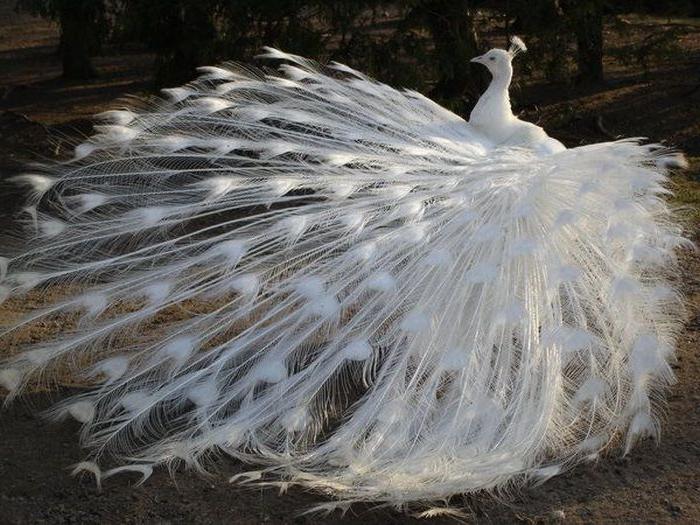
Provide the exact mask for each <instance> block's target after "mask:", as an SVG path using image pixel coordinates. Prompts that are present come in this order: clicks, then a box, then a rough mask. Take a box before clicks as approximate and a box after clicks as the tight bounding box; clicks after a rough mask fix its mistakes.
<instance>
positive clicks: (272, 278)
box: [0, 41, 685, 504]
mask: <svg viewBox="0 0 700 525" xmlns="http://www.w3.org/2000/svg"><path fill="white" fill-rule="evenodd" d="M524 50H525V46H524V44H522V42H521V41H518V42H515V43H514V47H513V48H511V50H510V51H503V50H492V51H490V52H489V53H487V54H486V55H484V56H482V57H478V58H477V59H475V60H476V61H478V62H481V63H483V64H484V65H486V66H487V67H488V68H489V70H490V71H491V72H492V74H493V76H494V80H493V82H492V84H491V86H490V87H489V89H488V91H487V92H486V93H485V94H484V96H483V97H482V99H481V100H480V101H479V103H478V104H477V106H476V108H475V109H474V111H473V112H472V115H471V119H470V122H469V123H467V122H465V121H464V120H463V119H461V118H460V117H458V116H457V115H454V114H453V113H451V112H449V111H447V110H446V109H444V108H442V107H440V106H438V105H437V104H435V103H434V102H432V101H430V100H428V99H426V98H425V97H423V96H422V95H420V94H419V93H416V92H413V91H398V90H395V89H392V88H390V87H388V86H386V85H383V84H380V83H378V82H376V81H373V80H371V79H369V78H368V77H366V76H364V75H363V74H361V73H358V72H356V71H354V70H352V69H350V68H349V67H347V66H344V65H340V64H332V65H330V66H328V67H322V66H319V65H317V64H315V63H313V62H311V61H309V60H307V59H304V58H301V57H298V56H294V55H289V54H286V53H283V52H281V51H278V50H274V49H267V50H266V53H265V55H263V57H264V58H268V59H275V60H282V61H284V62H285V63H284V64H283V65H282V66H281V71H282V76H278V75H276V74H272V73H267V72H262V71H258V70H253V69H251V68H242V67H238V66H236V65H233V64H226V65H223V66H221V67H212V68H203V69H202V73H203V76H202V77H200V79H199V80H197V81H195V82H193V83H191V84H190V85H188V86H185V87H181V88H175V89H170V90H166V91H167V95H168V97H169V100H160V101H157V102H154V103H153V104H152V105H151V107H150V108H148V109H146V110H135V109H117V110H113V111H108V112H106V113H103V114H101V115H100V116H99V118H100V120H101V125H100V126H98V127H97V132H98V133H97V134H96V135H95V136H93V137H92V138H91V139H90V140H89V141H88V142H86V143H85V144H82V145H80V146H78V147H77V148H76V157H75V159H74V160H72V161H70V162H67V163H64V164H61V165H57V166H50V167H47V168H46V169H45V170H44V171H40V170H37V171H36V172H33V173H31V174H27V175H23V176H20V177H18V181H19V182H22V183H25V184H28V185H30V186H31V188H32V191H33V193H32V196H31V200H30V202H29V206H30V207H31V210H30V211H32V213H33V216H34V217H35V219H36V222H37V225H38V232H39V233H38V236H37V237H36V238H34V239H33V240H28V241H27V243H26V245H25V247H24V248H23V249H22V250H21V251H19V252H18V253H15V254H7V255H8V257H7V258H6V259H3V261H2V264H0V270H2V272H1V273H2V274H3V281H2V285H1V286H2V290H1V291H2V295H3V296H8V297H10V299H9V300H10V307H13V308H18V309H21V308H22V307H23V304H24V303H23V297H25V296H26V294H27V293H39V294H41V293H42V292H43V291H45V290H48V289H51V290H52V294H51V298H52V299H51V301H49V302H48V303H47V304H46V305H45V306H43V307H42V308H41V309H37V310H30V311H27V312H25V316H24V317H21V318H19V320H17V321H16V322H13V324H11V325H10V326H8V327H6V328H5V329H4V331H5V332H6V333H11V332H13V331H16V330H19V329H21V328H22V327H25V326H27V325H30V324H31V323H35V322H40V321H43V320H46V319H55V318H57V319H66V318H71V319H73V318H77V319H78V320H79V322H77V324H75V325H73V324H71V323H67V324H66V327H65V330H63V332H62V333H60V334H58V335H56V336H55V337H53V338H52V339H51V340H49V341H44V342H42V343H37V344H35V345H34V346H32V347H30V349H28V350H27V351H24V352H21V353H18V354H17V355H15V356H13V357H11V358H8V359H7V360H6V361H5V362H4V363H2V368H0V383H1V384H2V385H3V386H4V387H5V388H7V389H8V390H9V391H10V396H9V397H10V398H11V397H12V396H14V395H16V394H17V393H18V392H20V391H21V390H22V388H23V387H24V386H25V385H27V384H29V383H30V382H33V381H35V380H36V379H38V378H44V377H47V375H49V374H50V373H51V372H52V371H56V370H61V371H62V372H63V373H65V371H66V370H69V371H70V373H71V374H72V375H74V376H76V377H85V378H89V379H90V380H95V379H99V380H100V381H102V382H101V384H99V385H98V386H96V387H95V388H93V389H92V390H90V391H87V392H85V393H83V394H80V395H79V396H78V397H77V399H72V400H66V401H65V402H64V403H63V404H61V405H59V406H58V407H57V408H56V414H57V415H62V414H65V413H68V414H70V415H72V416H73V417H75V418H76V419H78V420H79V421H81V422H82V423H83V424H84V425H85V429H84V432H83V434H82V439H83V441H84V444H85V445H86V446H88V447H90V448H91V449H92V450H93V452H94V456H95V457H94V458H93V459H95V461H98V460H99V458H100V457H101V455H103V454H114V455H117V456H118V457H120V458H122V461H123V462H125V463H126V465H125V466H124V467H119V468H117V469H113V470H111V471H108V472H105V473H102V472H101V471H100V470H99V468H98V467H97V466H96V465H95V463H93V462H83V463H81V464H80V465H78V469H82V470H88V471H91V472H93V473H94V474H95V475H96V476H97V478H98V481H99V480H100V479H104V478H105V477H108V476H110V475H112V474H115V473H118V472H122V471H137V472H139V473H141V474H142V475H143V477H144V478H146V477H148V475H150V473H151V472H152V469H153V467H154V466H157V465H160V464H167V463H171V462H178V461H184V462H185V463H187V464H189V465H195V466H198V467H199V466H202V465H201V464H202V462H204V461H205V458H206V455H207V453H208V452H211V451H215V450H220V451H224V452H226V453H228V454H230V455H231V456H234V457H236V458H241V459H243V460H246V461H249V462H253V463H255V464H259V465H260V464H262V465H263V470H262V471H258V472H253V473H249V474H248V475H247V476H245V477H244V478H243V479H248V480H256V479H261V478H263V479H268V478H269V477H270V476H273V477H274V476H278V477H281V478H283V479H285V480H288V481H292V482H296V483H299V484H302V485H305V486H308V487H312V488H316V489H320V490H324V491H328V492H331V493H332V494H334V495H335V496H337V497H338V498H341V499H345V500H348V501H355V500H375V501H387V502H391V503H394V504H403V503H409V502H415V501H428V500H434V499H437V498H445V497H447V496H450V495H452V494H456V493H466V492H472V491H478V490H484V489H496V488H500V487H504V486H507V485H509V484H522V483H524V482H527V481H538V480H542V479H546V478H548V477H551V476H552V475H555V474H558V473H559V472H561V471H562V470H564V469H565V468H568V467H570V466H571V465H573V464H575V463H576V462H578V461H580V460H583V459H586V458H591V457H594V456H595V455H596V454H597V453H599V452H600V451H601V450H603V449H605V448H606V447H608V446H609V445H614V444H616V443H618V442H620V441H623V442H624V444H625V446H626V447H627V448H629V447H630V446H631V445H632V444H633V443H634V441H635V440H636V439H637V438H638V437H640V436H645V435H647V434H650V433H654V432H656V430H657V419H656V418H657V416H658V411H659V405H660V403H661V399H662V398H661V393H662V391H663V389H664V387H665V386H667V385H668V384H669V383H670V382H671V380H672V378H673V374H672V372H671V369H670V368H669V364H668V363H669V360H670V359H672V355H673V346H674V338H675V337H676V334H677V332H678V329H679V318H680V313H681V304H680V300H679V297H678V294H677V293H676V292H675V291H674V289H673V287H672V286H671V284H670V283H671V280H669V277H672V276H673V275H674V272H675V259H674V249H675V248H676V247H677V246H679V245H682V244H683V243H684V242H685V241H684V239H683V238H682V237H681V229H680V228H679V227H678V226H677V225H676V224H674V222H673V221H672V217H671V215H670V213H669V209H668V206H667V204H666V203H665V201H664V200H663V198H662V197H663V195H664V194H665V193H667V190H666V187H665V184H666V181H667V177H666V170H667V167H668V164H669V163H671V162H672V161H673V159H674V155H675V154H674V153H672V152H669V151H668V150H666V149H664V148H662V147H660V146H657V145H648V144H647V145H644V144H641V143H640V142H639V141H638V140H623V141H617V142H610V143H604V144H594V145H590V146H583V147H578V148H573V149H566V148H565V147H564V146H563V145H561V143H559V142H558V141H556V140H554V139H552V138H550V137H548V136H547V135H546V134H545V133H544V131H543V130H542V129H541V128H538V127H537V126H534V125H533V124H530V123H526V122H523V121H520V120H518V119H517V118H515V117H514V116H513V114H512V112H511V110H510V103H509V99H508V85H509V83H510V80H511V75H512V67H511V60H512V58H513V57H514V56H515V55H516V54H517V52H519V51H524Z"/></svg>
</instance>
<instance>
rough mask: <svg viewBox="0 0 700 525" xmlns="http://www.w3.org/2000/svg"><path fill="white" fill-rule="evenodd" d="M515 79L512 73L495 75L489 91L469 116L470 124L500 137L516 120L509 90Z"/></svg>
mask: <svg viewBox="0 0 700 525" xmlns="http://www.w3.org/2000/svg"><path fill="white" fill-rule="evenodd" d="M512 78H513V72H512V71H504V72H502V73H501V74H498V75H494V76H493V79H492V80H491V83H490V84H489V87H488V89H487V90H486V91H485V92H484V94H483V95H481V98H480V99H479V101H478V102H477V103H476V106H475V107H474V109H473V110H472V112H471V115H470V116H469V123H470V124H472V125H473V126H476V127H478V128H480V129H481V130H482V132H484V133H485V134H487V135H498V134H499V131H500V130H501V129H504V128H505V127H507V126H508V125H509V124H510V123H511V122H512V121H513V120H514V119H515V116H514V115H513V111H512V109H511V106H510V95H509V93H508V88H509V87H510V82H511V80H512Z"/></svg>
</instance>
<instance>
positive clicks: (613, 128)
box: [0, 0, 700, 152]
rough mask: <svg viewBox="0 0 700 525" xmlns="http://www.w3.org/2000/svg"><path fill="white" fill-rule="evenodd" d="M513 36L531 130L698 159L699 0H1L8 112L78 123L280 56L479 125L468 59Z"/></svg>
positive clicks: (518, 99)
mask: <svg viewBox="0 0 700 525" xmlns="http://www.w3.org/2000/svg"><path fill="white" fill-rule="evenodd" d="M513 34H517V35H519V36H521V37H522V38H523V39H524V40H525V41H526V43H527V44H528V47H529V52H528V53H527V54H526V55H524V56H522V57H520V58H519V59H518V64H517V66H516V85H515V86H514V90H513V97H514V102H515V105H516V109H517V110H518V111H519V112H521V113H524V116H525V118H529V119H530V120H534V121H537V122H539V123H541V124H544V125H545V126H548V128H549V129H550V130H552V131H554V130H560V131H561V134H562V135H563V136H562V137H561V138H562V139H563V140H564V141H565V142H567V143H568V144H570V145H572V144H576V143H577V142H580V141H584V140H591V139H604V138H612V137H615V136H617V135H621V134H624V135H630V134H632V135H640V134H642V135H649V136H652V138H653V139H655V140H661V139H666V140H669V141H671V142H673V143H674V144H675V145H677V146H679V147H681V148H685V149H689V150H692V151H693V152H695V151H698V150H700V146H699V144H698V142H697V141H698V140H699V139H698V138H697V136H698V135H700V133H698V131H699V130H698V128H695V129H688V127H689V126H690V127H692V126H693V124H694V123H697V122H698V121H700V118H698V117H699V116H700V115H698V113H697V109H695V108H697V107H698V106H699V105H700V104H699V102H700V2H698V1H696V0H618V1H614V2H613V1H607V0H506V1H480V0H404V1H395V0H335V1H333V0H0V110H6V111H7V110H9V111H12V112H14V113H18V114H21V115H25V116H26V117H27V118H29V119H30V120H34V119H35V118H36V119H37V120H39V121H41V122H43V123H44V124H48V125H50V124H56V123H60V122H65V121H68V120H76V119H80V118H84V117H85V116H86V115H89V114H91V113H93V112H96V111H100V110H102V109H103V107H102V106H103V105H105V104H107V103H109V101H110V100H112V99H114V98H115V97H117V96H120V95H122V94H126V93H130V94H144V93H147V92H149V91H153V90H155V89H157V88H162V87H168V86H172V85H177V84H181V83H183V82H186V81H188V80H189V79H191V78H192V77H193V76H194V74H195V68H196V67H197V66H199V65H204V64H213V63H216V62H219V61H223V60H236V61H245V62H250V61H251V60H252V59H253V57H254V56H255V55H256V54H257V53H258V52H259V50H260V48H261V47H262V46H264V45H273V46H277V47H280V48H282V49H284V50H286V51H289V52H293V53H297V54H302V55H305V56H308V57H312V58H315V59H317V60H321V61H326V60H337V61H340V62H344V63H347V64H349V65H351V66H352V67H355V68H357V69H360V70H363V71H365V72H368V73H370V74H371V75H373V76H375V77H376V78H378V79H379V80H381V81H384V82H387V83H390V84H392V85H396V86H402V87H409V88H414V89H418V90H419V91H421V92H423V93H425V94H427V95H428V96H430V97H432V98H434V99H436V100H438V101H439V102H440V103H442V104H444V105H446V106H448V107H449V108H450V109H453V110H454V111H456V112H458V113H460V114H462V115H464V116H467V115H468V112H469V110H470V109H471V107H472V106H473V104H474V103H475V102H476V100H477V99H478V97H479V94H480V93H481V91H482V90H483V89H484V87H485V85H486V84H487V82H488V77H487V74H486V73H485V70H483V69H482V68H481V66H479V65H475V64H470V63H469V59H470V58H471V57H473V56H476V55H478V54H480V53H482V52H484V51H485V50H487V49H489V48H490V47H494V46H501V47H503V46H504V45H505V44H506V42H507V38H508V37H509V36H510V35H513ZM650 90H651V91H653V93H649V91H650ZM596 96H597V97H598V98H599V100H596V101H594V100H590V98H591V97H594V98H595V97H596ZM608 110H609V112H610V113H611V114H610V115H608V114H607V113H608ZM625 117H628V118H627V119H625ZM621 120H622V122H620V121H621ZM647 120H649V121H651V120H656V121H659V120H663V121H664V122H663V123H661V122H655V123H653V126H650V125H651V124H652V123H651V122H646V121H647ZM581 121H584V123H585V124H587V125H588V127H589V128H591V129H587V130H586V129H584V130H581V129H579V128H581V126H580V125H579V124H581ZM695 125H697V124H695ZM592 132H593V135H595V136H592V135H591V133H592ZM596 132H597V134H596ZM693 136H695V138H693Z"/></svg>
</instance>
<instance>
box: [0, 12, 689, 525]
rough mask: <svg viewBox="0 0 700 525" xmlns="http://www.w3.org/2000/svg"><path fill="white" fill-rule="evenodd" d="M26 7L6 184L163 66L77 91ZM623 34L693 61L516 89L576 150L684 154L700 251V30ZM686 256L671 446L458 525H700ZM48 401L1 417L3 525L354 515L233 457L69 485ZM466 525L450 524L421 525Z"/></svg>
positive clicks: (366, 511) (10, 83)
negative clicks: (205, 468)
mask: <svg viewBox="0 0 700 525" xmlns="http://www.w3.org/2000/svg"><path fill="white" fill-rule="evenodd" d="M12 5H14V2H13V1H11V0H0V181H1V180H2V179H4V178H6V177H7V176H10V175H12V174H14V173H16V172H17V171H18V170H19V169H20V168H21V166H22V163H24V162H26V161H28V160H31V159H36V158H52V157H56V156H61V155H62V154H64V153H65V149H66V141H67V139H68V138H71V137H76V136H79V135H85V134H87V133H89V131H90V115H92V114H94V113H96V112H99V111H102V110H104V109H106V108H107V107H108V106H109V104H110V102H111V101H113V100H114V99H115V98H117V97H120V96H123V95H125V94H128V93H131V94H134V93H142V92H144V91H145V90H147V89H148V86H149V80H150V79H149V68H150V64H151V60H152V57H151V56H149V55H147V54H138V53H134V54H130V55H122V56H111V55H109V53H108V54H107V55H106V56H103V57H99V58H98V59H97V60H96V66H97V68H98V69H99V70H100V72H101V76H100V78H99V79H97V80H95V81H94V82H90V83H82V84H74V83H69V82H66V81H64V80H62V79H60V78H59V75H60V64H59V61H58V58H57V56H56V43H57V30H56V27H55V26H53V25H51V24H49V23H46V22H43V21H38V20H36V19H32V18H30V17H28V16H25V15H17V14H15V13H14V12H13V11H12V9H11V7H12ZM623 22H624V24H627V26H626V28H625V30H624V31H623V33H614V34H613V33H612V32H611V30H608V31H607V34H606V36H607V37H608V39H609V41H610V40H613V39H615V43H616V45H619V46H623V45H624V44H625V43H628V42H629V41H633V40H634V39H642V38H644V37H645V36H646V35H648V34H649V33H650V32H651V31H652V30H653V31H658V30H659V29H663V28H668V30H674V29H675V30H679V29H678V28H680V30H679V37H678V44H679V45H680V46H681V47H682V48H683V53H682V54H681V55H680V58H679V57H676V58H674V59H673V60H662V59H657V60H656V61H655V62H653V63H652V66H651V67H650V70H649V71H647V72H643V71H639V69H638V68H635V66H634V65H629V64H623V63H620V62H619V61H615V60H613V59H612V58H610V59H608V60H607V61H606V68H607V71H608V81H607V83H606V84H605V85H604V86H599V87H595V88H592V87H576V86H548V85H545V84H542V83H536V84H535V83H527V82H523V83H521V85H519V86H517V87H516V88H515V89H514V93H513V94H514V100H515V102H516V107H517V108H519V109H520V110H521V111H522V112H523V114H524V115H525V118H527V119H529V120H533V121H537V122H538V123H540V124H541V125H543V126H544V127H545V129H547V130H548V131H549V132H550V133H551V134H552V135H554V136H556V137H558V138H561V139H562V140H564V141H565V142H566V143H567V144H568V145H571V146H573V145H577V144H580V143H589V142H596V141H601V140H608V139H610V138H611V137H612V136H618V135H620V136H647V137H650V138H651V139H653V140H656V141H660V140H665V141H666V142H667V143H668V144H671V145H674V146H676V147H678V148H680V149H682V150H684V151H685V152H686V153H688V155H689V156H690V157H691V169H690V170H689V171H687V172H685V173H684V174H678V175H675V176H674V182H675V184H676V192H677V194H676V197H675V199H676V200H675V202H676V203H678V204H681V205H685V206H687V210H686V213H685V216H686V217H688V220H689V224H688V234H689V236H690V237H691V238H692V239H693V240H694V241H695V242H696V243H698V241H700V235H699V234H698V225H700V184H699V183H698V180H699V179H700V21H699V20H695V21H693V20H658V19H649V18H640V17H628V18H626V19H625V20H624V21H623ZM621 35H622V36H621ZM16 202H17V194H16V193H15V192H14V190H13V189H12V188H11V187H10V186H2V187H0V215H1V216H0V224H3V222H2V221H3V220H11V216H12V211H13V210H14V209H15V207H16ZM3 217H4V219H3ZM682 260H683V268H684V270H683V289H684V291H685V293H686V296H687V300H688V312H689V315H688V322H687V324H686V329H685V331H684V333H683V334H682V336H681V337H680V340H679V345H678V362H677V364H675V365H674V368H675V371H676V373H677V376H678V383H677V384H676V385H675V386H674V388H673V389H672V391H671V393H670V395H669V398H668V414H667V417H666V421H665V424H664V426H663V433H662V436H661V440H660V442H659V443H658V444H657V443H654V442H651V441H646V442H644V443H642V444H641V445H639V446H637V447H636V448H635V449H634V450H633V452H632V453H631V454H629V455H628V456H627V457H624V458H622V457H620V456H619V454H617V453H611V454H610V455H609V456H607V457H605V458H603V459H601V460H600V461H598V462H597V463H595V464H589V465H584V466H580V467H578V468H576V469H574V470H573V471H571V472H569V473H567V474H565V475H562V476H560V477H558V478H555V479H553V480H551V481H549V482H547V483H545V484H543V485H541V486H538V487H534V488H531V489H527V490H524V491H523V492H522V493H520V494H514V495H512V497H511V498H509V499H508V500H507V501H499V500H495V499H494V498H492V497H490V496H486V495H484V496H478V497H472V498H469V499H468V500H465V501H464V502H457V501H455V502H453V503H455V504H456V505H457V506H459V505H461V506H462V507H463V508H464V512H465V516H466V517H463V518H460V521H466V522H480V523H481V522H485V523H514V522H515V523H548V522H561V521H564V522H567V523H568V522H570V523H609V522H622V523H627V522H648V523H666V522H674V523H698V522H700V382H698V378H699V377H700V355H698V348H699V346H700V257H699V256H698V255H697V254H683V256H682ZM1 315H2V311H1V310H0V316H1ZM3 351H5V349H3V348H0V353H1V352H3ZM63 394H65V392H63ZM59 395H60V394H59ZM49 404H50V400H49V399H48V398H47V396H46V395H45V394H41V393H37V394H33V395H30V396H28V397H26V398H25V399H23V400H21V401H19V402H17V403H15V404H13V405H12V406H10V407H9V408H7V409H5V410H4V411H3V412H2V413H0V524H4V523H154V524H167V523H235V524H247V523H271V524H275V523H319V524H321V523H336V522H338V521H339V520H340V518H341V516H340V514H339V513H333V514H331V515H329V516H325V517H324V516H319V515H313V516H309V515H302V513H303V512H304V511H305V510H307V509H308V508H309V507H310V506H312V505H314V504H317V503H319V502H322V501H324V500H323V497H322V496H319V495H317V494H311V493H307V492H303V491H301V490H290V491H289V492H287V493H285V494H279V493H278V492H277V491H275V490H271V489H260V488H257V489H250V488H241V487H238V486H232V485H229V484H228V483H227V482H226V480H227V479H228V477H229V476H230V475H231V474H232V473H235V472H238V471H239V470H240V469H241V468H242V467H241V466H240V465H237V464H236V463H234V462H232V461H227V460H221V466H220V474H218V475H216V476H215V477H212V478H204V477H202V476H201V475H198V474H194V473H189V472H180V473H177V475H176V476H175V477H171V476H170V474H169V473H168V472H164V471H161V472H156V473H155V474H154V476H153V477H152V478H151V479H150V480H149V481H148V482H147V483H146V484H145V485H144V486H141V487H134V486H133V484H134V483H135V480H134V479H129V478H128V477H116V478H112V479H110V480H108V481H107V482H106V483H105V487H104V488H103V491H102V492H99V491H98V490H97V489H96V487H95V484H94V482H93V480H92V479H89V478H83V479H79V478H72V477H70V475H69V470H68V467H69V466H70V465H71V464H74V463H76V462H78V461H80V460H81V459H82V458H83V457H84V455H85V451H81V450H80V449H79V447H78V445H77V437H78V436H77V434H78V430H79V427H78V425H77V424H75V423H70V422H67V423H63V424H49V423H47V422H45V421H43V420H42V419H40V418H39V417H37V415H36V414H37V413H38V412H39V411H40V410H41V409H42V408H45V407H47V406H48V405H49ZM414 520H416V521H418V520H417V517H416V516H414V515H411V514H408V513H405V512H399V511H396V510H394V509H391V508H377V507H376V506H357V507H352V508H351V509H350V510H349V511H348V512H347V514H345V516H344V518H343V520H342V522H343V523H347V524H353V523H363V524H372V523H377V524H379V523H411V522H413V521H414ZM454 520H455V518H454V517H446V516H442V517H437V518H430V519H422V520H420V521H421V522H422V523H426V522H434V523H448V522H449V523H452V522H454Z"/></svg>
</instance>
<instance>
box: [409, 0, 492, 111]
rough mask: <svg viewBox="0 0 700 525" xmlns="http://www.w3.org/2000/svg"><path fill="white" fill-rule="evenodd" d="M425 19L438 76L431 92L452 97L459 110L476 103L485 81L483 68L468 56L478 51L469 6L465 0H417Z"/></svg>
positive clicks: (471, 11)
mask: <svg viewBox="0 0 700 525" xmlns="http://www.w3.org/2000/svg"><path fill="white" fill-rule="evenodd" d="M419 9H421V11H422V14H423V17H424V20H425V23H426V25H427V27H428V28H429V30H430V33H431V35H432V39H433V42H434V44H435V54H436V57H437V60H438V61H439V71H440V77H439V80H438V82H437V84H436V86H435V88H434V89H433V91H432V93H431V95H433V96H435V97H437V98H441V99H452V100H454V101H455V102H456V103H457V105H458V106H460V107H458V108H455V109H457V110H459V111H467V110H468V109H470V107H471V106H473V105H474V103H476V101H477V100H478V98H479V96H480V94H481V92H482V91H483V89H484V87H485V85H486V82H485V80H486V79H485V77H484V75H483V73H484V71H481V70H477V69H475V68H473V66H474V65H473V64H470V62H469V61H470V60H471V59H472V58H474V57H475V56H477V55H479V54H480V52H479V41H478V38H477V33H476V28H475V26H474V16H473V14H474V13H473V10H472V9H470V2H469V1H468V0H426V1H425V2H422V3H421V4H420V7H419Z"/></svg>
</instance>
